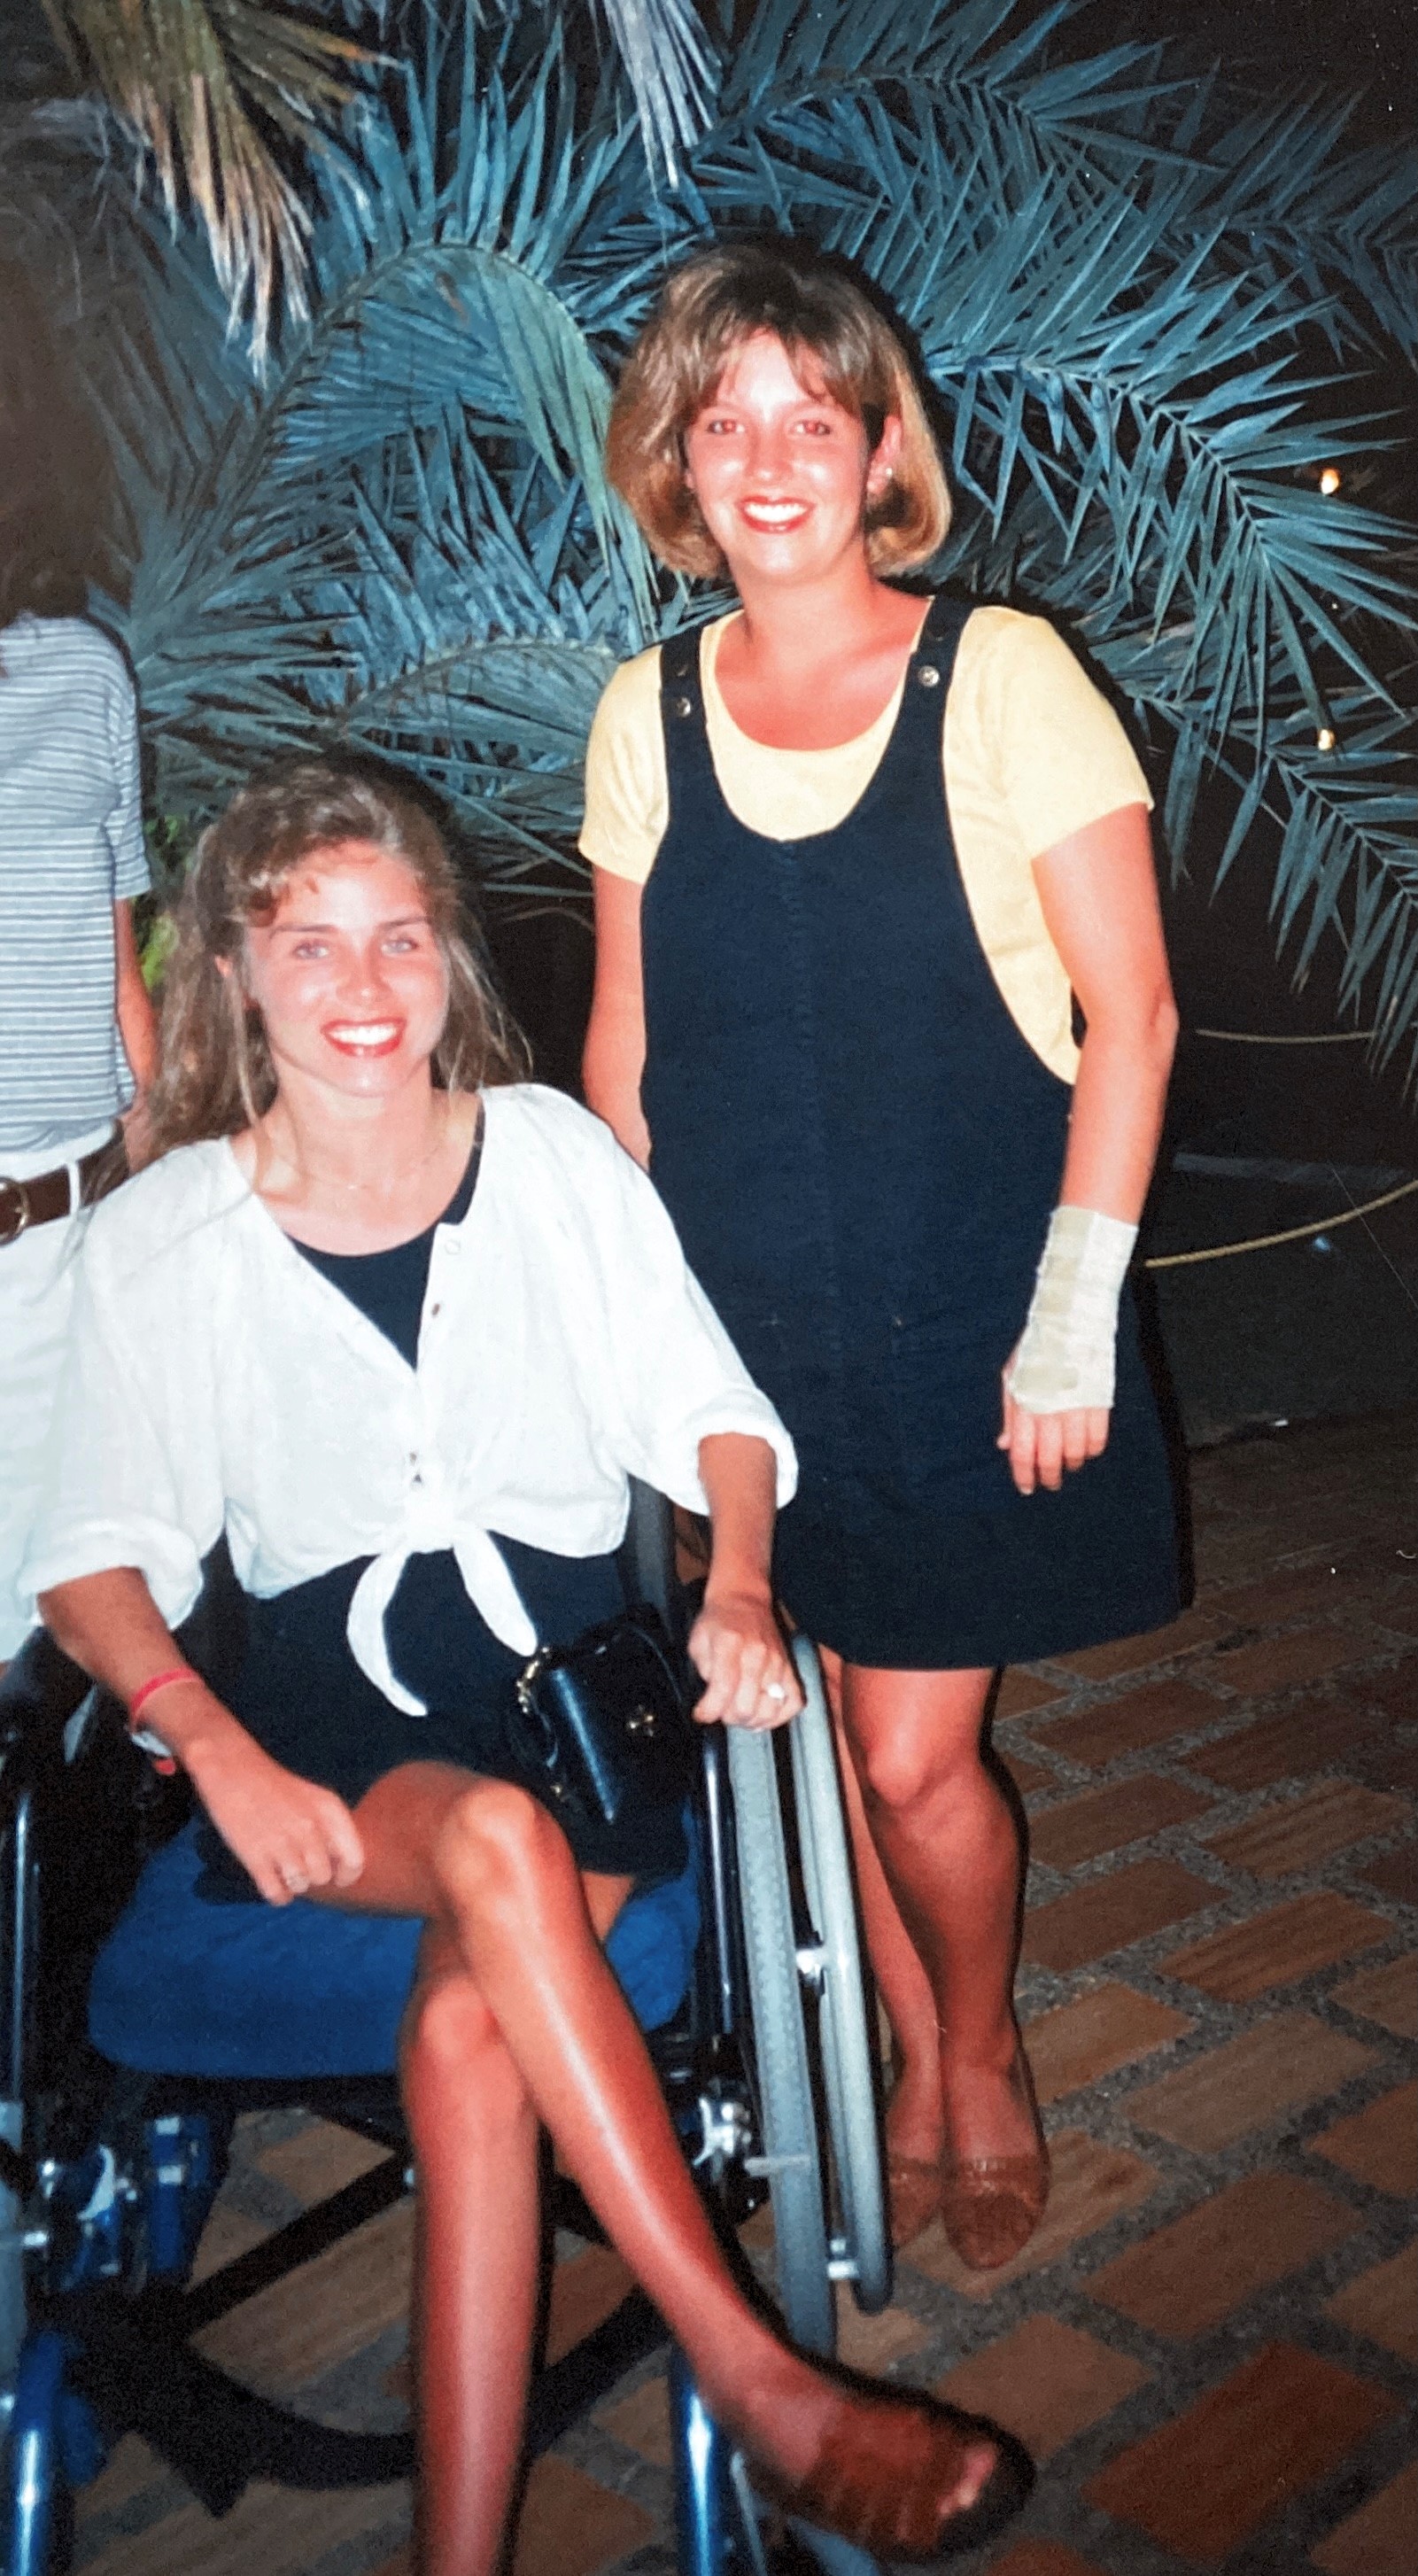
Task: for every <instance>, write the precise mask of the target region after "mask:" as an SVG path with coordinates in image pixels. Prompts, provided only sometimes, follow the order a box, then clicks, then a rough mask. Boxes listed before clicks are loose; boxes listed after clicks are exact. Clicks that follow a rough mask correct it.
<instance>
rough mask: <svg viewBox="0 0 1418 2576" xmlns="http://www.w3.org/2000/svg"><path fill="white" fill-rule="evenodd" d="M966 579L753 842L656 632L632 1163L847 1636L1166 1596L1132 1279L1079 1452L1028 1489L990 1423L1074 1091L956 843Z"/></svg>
mask: <svg viewBox="0 0 1418 2576" xmlns="http://www.w3.org/2000/svg"><path fill="white" fill-rule="evenodd" d="M969 613H970V611H969V607H968V606H961V605H958V604H956V603H954V602H951V601H947V600H943V599H938V600H936V601H935V602H934V603H933V605H932V607H931V609H930V611H929V613H928V615H927V618H926V621H925V624H924V627H923V628H922V631H921V634H920V638H919V640H918V643H917V646H916V649H915V651H914V652H913V653H912V656H911V659H910V664H909V667H908V670H907V674H906V682H905V689H904V693H903V696H902V701H901V708H900V713H899V715H898V718H897V721H896V724H895V727H894V729H893V731H892V734H891V737H890V740H889V742H888V744H887V747H886V750H885V752H884V754H883V756H882V759H881V761H880V763H879V765H878V767H877V770H876V772H875V774H874V776H873V777H872V779H871V780H870V782H869V784H868V786H867V788H866V790H865V792H864V793H863V795H862V796H861V798H860V800H859V801H858V803H857V804H856V805H855V806H854V808H853V809H852V811H851V812H850V813H849V814H848V815H847V816H846V818H845V820H844V821H843V822H841V823H840V824H838V825H837V826H836V828H835V829H834V830H832V831H829V832H822V833H814V834H812V835H809V836H808V837H806V838H802V839H798V840H792V841H783V840H774V839H772V838H771V837H769V836H768V835H767V834H765V833H760V832H757V831H754V830H752V829H750V828H749V826H748V825H746V824H744V823H741V822H740V821H739V820H738V819H737V817H736V816H735V815H734V814H733V813H731V811H730V809H729V807H728V805H727V803H726V802H725V799H724V796H723V792H722V790H721V788H720V786H719V782H718V778H717V776H716V774H715V770H714V763H713V758H712V755H711V751H710V745H709V737H708V732H707V728H706V724H705V716H704V700H703V691H702V686H701V681H700V669H699V649H700V636H699V634H698V633H697V632H696V633H692V634H689V635H685V636H682V637H676V638H675V639H673V640H672V641H671V642H670V643H668V644H667V645H665V646H664V647H663V648H662V652H661V708H662V715H663V722H664V731H665V751H666V763H667V770H668V780H669V821H668V825H667V827H666V831H665V836H664V839H663V841H662V843H661V845H660V849H659V851H658V853H657V856H656V859H655V864H654V867H653V870H652V872H651V875H650V878H649V881H648V883H647V885H646V888H645V895H644V903H643V908H642V915H641V920H642V942H643V966H644V986H645V1022H646V1062H645V1071H644V1077H643V1083H642V1100H643V1104H644V1109H645V1115H646V1118H647V1120H648V1123H649V1128H650V1134H651V1139H652V1147H653V1159H652V1164H651V1170H652V1173H653V1176H654V1179H655V1181H656V1183H657V1185H658V1187H659V1189H660V1192H661V1194H662V1196H663V1198H664V1200H665V1202H666V1205H667V1206H668V1208H669V1210H670V1213H671V1215H672V1217H673V1218H674V1220H675V1223H676V1225H677V1227H678V1229H679V1232H680V1236H681V1239H682V1241H683V1244H684V1248H685V1252H686V1255H687V1257H688V1259H689V1261H690V1264H691V1266H692V1267H693V1269H694V1270H695V1271H696V1272H697V1274H698V1276H699V1278H700V1280H701V1281H702V1283H703V1285H704V1287H705V1289H706V1291H707V1293H708V1295H709V1296H710V1297H711V1299H712V1300H713V1302H714V1304H715V1306H716V1307H717V1308H718V1310H719V1313H720V1314H721V1315H722V1317H723V1319H724V1322H725V1324H726V1326H727V1327H728V1330H729V1332H730V1333H731V1334H732V1336H733V1338H734V1340H735V1342H736V1343H737V1345H738V1348H739V1350H740V1352H741V1354H742V1356H743V1359H744V1361H745V1363H746V1365H747V1367H748V1368H749V1370H750V1371H751V1373H752V1375H753V1376H754V1377H755V1378H756V1379H757V1380H758V1382H759V1384H760V1385H761V1386H762V1387H763V1388H764V1389H765V1391H766V1392H767V1393H768V1394H769V1395H770V1396H771V1397H772V1399H773V1401H774V1403H775V1404H776V1405H777V1407H778V1409H779V1411H780V1412H781V1414H782V1416H783V1419H784V1421H785V1422H786V1423H787V1425H788V1428H789V1430H790V1431H791V1433H792V1435H793V1438H794V1440H795V1441H796V1443H797V1447H798V1454H799V1461H800V1471H801V1483H800V1488H799V1493H798V1498H797V1500H796V1501H795V1502H793V1503H792V1504H791V1505H789V1507H788V1509H787V1510H786V1511H785V1512H784V1513H783V1514H782V1516H781V1518H780V1522H779V1535H778V1549H777V1558H776V1562H775V1576H776V1580H777V1583H778V1586H779V1591H780V1596H781V1598H782V1599H783V1600H784V1602H785V1604H786V1606H787V1608H788V1609H789V1611H790V1612H791V1614H792V1615H793V1617H794V1618H795V1619H796V1620H797V1621H798V1622H799V1623H800V1624H801V1625H802V1626H803V1627H805V1628H806V1629H807V1630H808V1631H809V1632H810V1633H811V1634H812V1635H813V1636H815V1637H816V1638H817V1639H818V1641H819V1642H820V1643H821V1644H824V1645H827V1646H831V1647H834V1648H835V1649H836V1650H837V1651H838V1652H839V1653H840V1654H842V1655H844V1656H846V1658H847V1659H848V1660H849V1661H851V1662H853V1663H859V1664H867V1665H873V1666H888V1667H897V1668H904V1669H907V1670H940V1669H946V1668H951V1667H960V1666H967V1665H968V1666H978V1665H993V1664H999V1663H1015V1662H1027V1661H1030V1660H1032V1659H1033V1658H1035V1657H1037V1656H1040V1655H1045V1654H1057V1653H1063V1652H1066V1651H1068V1650H1069V1649H1070V1648H1072V1647H1076V1646H1081V1645H1085V1644H1096V1643H1101V1642H1102V1641H1103V1640H1105V1639H1107V1638H1111V1637H1118V1636H1127V1635H1130V1634H1133V1633H1135V1632H1136V1631H1139V1630H1142V1629H1145V1628H1150V1627H1154V1626H1158V1625H1160V1624H1162V1622H1164V1621H1165V1620H1167V1619H1169V1618H1171V1617H1172V1616H1174V1615H1175V1612H1176V1610H1177V1608H1178V1606H1179V1588H1178V1568H1177V1544H1176V1528H1175V1513H1174V1504H1173V1495H1172V1488H1171V1479H1170V1473H1169V1467H1168V1461H1167V1456H1166V1450H1165V1444H1164V1441H1163V1438H1162V1433H1161V1427H1160V1423H1159V1420H1158V1416H1157V1410H1156V1405H1155V1402H1154V1399H1153V1396H1152V1391H1151V1387H1150V1385H1149V1382H1148V1380H1147V1377H1146V1374H1145V1372H1144V1369H1143V1366H1142V1362H1141V1357H1140V1353H1139V1350H1138V1342H1137V1327H1136V1317H1135V1314H1134V1312H1133V1308H1132V1301H1131V1296H1130V1294H1129V1295H1125V1297H1124V1303H1123V1314H1122V1320H1121V1324H1120V1329H1119V1345H1118V1395H1117V1402H1116V1406H1115V1410H1114V1415H1113V1424H1112V1431H1111V1437H1110V1440H1109V1445H1108V1448H1107V1450H1106V1451H1105V1452H1104V1455H1103V1457H1102V1458H1101V1459H1098V1460H1096V1461H1093V1462H1091V1463H1090V1464H1089V1465H1088V1466H1087V1467H1085V1468H1084V1469H1082V1470H1081V1471H1080V1472H1079V1473H1077V1474H1075V1475H1072V1476H1069V1477H1067V1478H1066V1479H1065V1483H1064V1487H1063V1490H1062V1491H1061V1492H1060V1493H1058V1494H1048V1493H1036V1494H1034V1495H1032V1496H1029V1497H1027V1498H1026V1497H1024V1496H1021V1495H1019V1494H1018V1493H1017V1492H1016V1491H1015V1488H1014V1485H1013V1482H1012V1480H1011V1478H1010V1474H1009V1470H1008V1467H1007V1465H1006V1463H1005V1460H1004V1458H1003V1457H1002V1455H1001V1453H1000V1452H999V1451H998V1449H997V1448H996V1446H995V1441H996V1437H997V1435H998V1432H999V1428H1000V1404H1001V1397H1000V1372H1001V1370H1002V1369H1003V1367H1004V1365H1005V1362H1006V1361H1007V1359H1008V1358H1009V1355H1010V1353H1011V1351H1012V1350H1013V1348H1014V1346H1015V1343H1016V1342H1017V1340H1018V1338H1019V1334H1020V1331H1021V1329H1022V1327H1023V1324H1024V1319H1025V1315H1026V1313H1027V1311H1028V1306H1029V1298H1030V1294H1031V1290H1032V1287H1033V1280H1034V1272H1035V1267H1036V1265H1037V1262H1038V1259H1039V1254H1040V1251H1041V1249H1042V1247H1043V1242H1044V1236H1045V1233H1046V1230H1047V1227H1048V1221H1049V1214H1050V1211H1051V1209H1052V1208H1053V1206H1054V1204H1055V1201H1056V1200H1057V1197H1058V1193H1059V1181H1060V1176H1061V1173H1062V1169H1063V1159H1064V1146H1065V1139H1066V1131H1067V1122H1068V1112H1069V1102H1070V1091H1069V1086H1068V1085H1067V1084H1066V1083H1065V1082H1063V1081H1061V1080H1060V1079H1059V1078H1058V1077H1057V1076H1056V1075H1055V1074H1053V1073H1051V1072H1050V1071H1049V1069H1048V1067H1047V1066H1046V1065H1044V1064H1043V1063H1042V1061H1041V1060H1040V1058H1039V1057H1038V1056H1037V1055H1036V1054H1035V1053H1034V1051H1033V1049H1032V1048H1031V1047H1030V1045H1029V1044H1028V1042H1027V1040H1026V1039H1025V1038H1024V1037H1023V1036H1022V1035H1021V1033H1020V1031H1019V1029H1018V1028H1017V1027H1016V1025H1015V1022H1014V1020H1013V1018H1012V1017H1011V1015H1010V1012H1009V1010H1008V1008H1007V1006H1006V1004H1005V1002H1004V1000H1003V998H1002V996H1001V994H1000V991H999V988H998V986H997V984H996V982H995V979H994V976H993V974H992V973H991V970H990V966H989V963H988V960H987V958H986V957H985V954H984V952H983V950H982V948H981V946H980V942H979V938H978V936H977V934H976V931H975V926H974V922H973V920H972V918H971V915H970V910H969V906H968V903H967V901H966V897H965V890H964V886H963V884H962V882H961V877H960V872H959V868H958V866H957V864H956V858H955V850H954V845H953V842H952V839H951V832H950V822H949V816H948V812H947V808H946V799H945V786H944V779H943V776H942V765H941V740H942V724H943V717H944V710H945V702H946V698H947V694H948V692H949V687H950V680H951V673H952V669H953V666H954V661H955V652H956V646H957V644H958V642H959V638H960V633H961V630H962V628H963V626H964V624H965V621H966V618H967V617H968V615H969Z"/></svg>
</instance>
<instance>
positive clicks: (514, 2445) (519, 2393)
mask: <svg viewBox="0 0 1418 2576" xmlns="http://www.w3.org/2000/svg"><path fill="white" fill-rule="evenodd" d="M400 2060H401V2064H400V2072H401V2076H402V2083H403V2095H404V2106H405V2109H406V2111H407V2113H408V2118H409V2128H410V2132H411V2135H412V2138H413V2146H414V2155H415V2158H416V2160H417V2164H418V2177H419V2189H418V2199H417V2203H416V2210H415V2245H414V2319H413V2338H412V2340H413V2350H414V2361H415V2373H416V2385H417V2390H418V2423H419V2450H420V2465H421V2471H422V2474H421V2476H420V2479H419V2483H418V2491H417V2497H416V2510H417V2517H418V2563H419V2566H420V2568H421V2569H422V2570H423V2576H492V2571H493V2570H494V2569H495V2568H496V2567H497V2565H498V2563H499V2560H500V2558H501V2554H502V2533H503V2531H504V2529H505V2527H506V2522H507V2515H508V2511H509V2508H510V2504H511V2499H512V2493H513V2486H514V2481H515V2479H516V2474H517V2466H518V2461H519V2458H520V2455H521V2448H522V2421H523V2414H524V2411H525V2406H526V2395H527V2373H528V2368H529V2365H530V2360H531V2350H532V2333H533V2328H534V2324H535V2316H536V2297H537V2263H538V2254H539V2213H538V2199H537V2115H536V2112H535V2111H534V2110H533V2108H532V2105H531V2102H530V2100H529V2098H528V2095H527V2090H526V2087H525V2085H524V2084H523V2082H522V2079H521V2077H520V2075H519V2074H518V2072H517V2069H516V2067H515V2066H514V2065H513V2063H512V2060H511V2058H510V2057H509V2056H508V2054H507V2051H506V2049H505V2048H504V2046H503V2044H502V2036H501V2033H500V2032H499V2030H498V2028H497V2025H496V2023H495V2022H494V2020H493V2018H492V2015H491V2014H490V2012H489V2011H488V2009H487V2006H486V2004H485V2003H484V2002H483V1999H482V1997H481V1995H480V1994H479V1993H478V1991H477V1988H476V1986H475V1985H474V1983H473V1980H472V1979H471V1977H469V1975H468V1973H467V1971H466V1969H465V1968H464V1967H463V1965H462V1962H461V1960H460V1959H459V1957H458V1954H457V1952H456V1950H454V1949H452V1948H451V1945H450V1943H449V1940H448V1936H447V1934H446V1933H445V1932H444V1931H442V1930H441V1929H440V1928H437V1927H431V1928H430V1930H429V1931H428V1933H427V1934H426V1935H425V1938H424V1948H423V1952H422V1955H421V1959H420V1967H419V1981H418V1985H417V1987H416V1988H415V1991H414V1994H413V1996H412V1997H411V1999H410V2003H409V2009H408V2014H407V2016H406V2020H405V2025H404V2032H403V2039H402V2046H401V2050H400Z"/></svg>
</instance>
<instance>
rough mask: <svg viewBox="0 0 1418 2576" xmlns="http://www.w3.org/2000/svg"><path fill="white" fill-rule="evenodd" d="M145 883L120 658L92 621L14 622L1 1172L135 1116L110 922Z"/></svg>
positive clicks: (4, 847) (129, 702)
mask: <svg viewBox="0 0 1418 2576" xmlns="http://www.w3.org/2000/svg"><path fill="white" fill-rule="evenodd" d="M148 883H149V877H148V861H147V852H146V849H145V847H144V843H143V824H142V809H141V798H140V789H139V777H138V733H137V721H136V709H135V705H134V698H133V686H132V682H131V681H130V679H129V677H128V673H127V671H126V669H125V667H124V664H123V659H122V656H121V655H120V654H119V653H118V651H117V650H116V648H115V647H114V646H113V645H112V644H110V643H109V642H108V640H107V638H106V637H105V636H103V635H100V633H99V632H98V629H97V627H94V626H90V625H88V624H87V623H86V622H85V620H84V619H83V618H80V617H43V618H37V617H21V618H18V619H17V620H16V622H15V623H14V625H12V626H7V627H5V628H4V630H3V632H0V1168H3V1156H4V1153H5V1150H6V1148H7V1147H9V1148H10V1149H11V1150H12V1151H15V1152H21V1153H29V1152H37V1151H42V1150H47V1149H48V1148H50V1147H53V1148H54V1150H55V1154H56V1158H57V1157H58V1155H59V1153H60V1152H61V1150H62V1148H63V1147H64V1145H65V1144H66V1143H67V1142H68V1140H69V1139H70V1138H71V1137H75V1136H79V1135H81V1134H82V1133H83V1132H84V1130H85V1129H88V1128H93V1127H97V1126H101V1125H102V1124H103V1122H104V1121H105V1120H106V1119H109V1118H114V1117H116V1116H117V1114H118V1112H119V1111H120V1110H121V1109H126V1107H127V1106H128V1103H129V1101H130V1100H131V1098H132V1096H133V1081H132V1076H131V1075H130V1073H129V1070H128V1064H127V1060H126V1058H125V1056H124V1053H123V1044H122V1040H121V1039H120V1037H119V1034H118V1024H117V1020H116V1017H115V1008H114V977H115V964H114V938H113V907H114V904H115V903H119V902H124V901H126V900H127V899H129V898H130V897H131V896H133V895H139V894H144V893H146V891H147V888H148Z"/></svg>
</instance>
